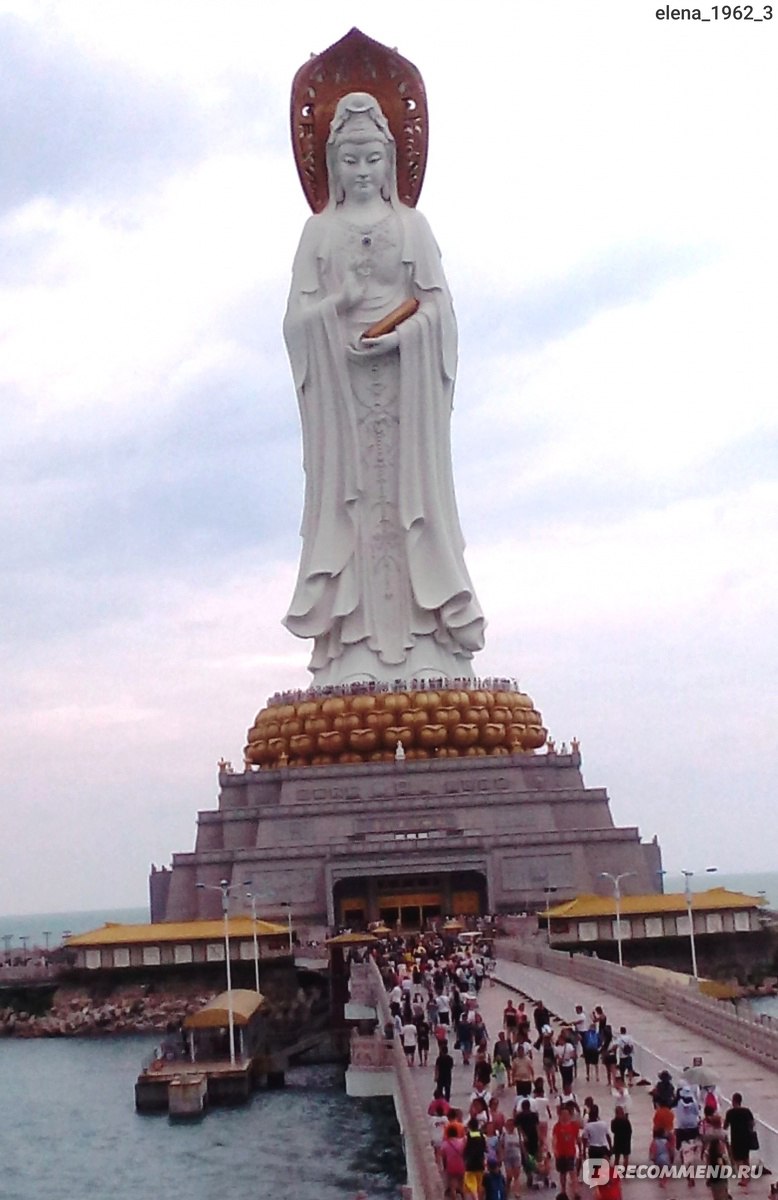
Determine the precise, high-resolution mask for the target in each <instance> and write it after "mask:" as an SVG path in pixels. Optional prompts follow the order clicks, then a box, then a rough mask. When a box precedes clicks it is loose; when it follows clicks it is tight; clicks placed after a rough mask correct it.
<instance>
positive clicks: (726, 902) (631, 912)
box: [541, 887, 767, 921]
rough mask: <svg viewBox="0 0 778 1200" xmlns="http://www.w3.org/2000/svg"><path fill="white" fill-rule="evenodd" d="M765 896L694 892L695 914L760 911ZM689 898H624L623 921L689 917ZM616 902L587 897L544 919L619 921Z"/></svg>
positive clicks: (551, 910) (718, 889)
mask: <svg viewBox="0 0 778 1200" xmlns="http://www.w3.org/2000/svg"><path fill="white" fill-rule="evenodd" d="M766 903H767V901H766V900H765V898H764V896H748V895H746V894H745V893H744V892H731V891H729V889H728V888H724V887H715V888H708V890H707V891H705V892H692V910H693V911H694V912H714V911H717V910H718V911H721V910H723V909H735V908H737V909H743V908H756V907H758V906H760V905H763V904H766ZM685 912H686V894H685V893H684V892H653V893H650V894H649V895H643V896H622V897H621V915H622V916H623V917H628V916H638V915H641V916H642V915H646V916H652V915H655V914H656V915H659V914H661V913H685ZM615 915H616V901H615V898H614V897H613V896H612V895H610V896H597V895H592V894H584V895H581V896H576V897H575V898H574V899H573V900H566V901H565V902H564V903H562V904H556V905H554V906H553V907H552V908H549V909H548V910H545V909H544V910H543V912H542V913H541V916H544V917H545V916H547V917H549V918H550V919H551V920H554V919H556V920H566V921H570V920H586V919H587V918H593V917H615Z"/></svg>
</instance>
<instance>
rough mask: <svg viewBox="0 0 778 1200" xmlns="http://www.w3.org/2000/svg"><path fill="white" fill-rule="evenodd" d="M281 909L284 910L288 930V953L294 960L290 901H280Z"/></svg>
mask: <svg viewBox="0 0 778 1200" xmlns="http://www.w3.org/2000/svg"><path fill="white" fill-rule="evenodd" d="M281 907H282V908H285V909H286V922H287V927H288V929H289V953H290V954H291V956H292V958H294V942H293V940H292V901H291V900H282V901H281Z"/></svg>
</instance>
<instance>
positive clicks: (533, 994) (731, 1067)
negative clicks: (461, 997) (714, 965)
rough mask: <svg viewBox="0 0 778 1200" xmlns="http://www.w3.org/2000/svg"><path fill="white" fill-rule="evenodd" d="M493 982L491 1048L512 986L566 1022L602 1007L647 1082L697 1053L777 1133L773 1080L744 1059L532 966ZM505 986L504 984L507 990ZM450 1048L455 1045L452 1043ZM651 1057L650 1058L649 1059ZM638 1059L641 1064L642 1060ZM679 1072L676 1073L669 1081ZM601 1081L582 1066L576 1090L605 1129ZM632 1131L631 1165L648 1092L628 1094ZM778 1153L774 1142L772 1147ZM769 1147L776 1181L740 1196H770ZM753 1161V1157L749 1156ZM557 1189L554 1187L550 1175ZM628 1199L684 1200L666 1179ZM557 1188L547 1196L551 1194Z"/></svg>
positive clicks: (459, 1091) (485, 1001) (488, 990)
mask: <svg viewBox="0 0 778 1200" xmlns="http://www.w3.org/2000/svg"><path fill="white" fill-rule="evenodd" d="M497 979H498V982H497V983H495V984H494V985H490V984H489V983H486V984H485V985H484V987H483V988H482V989H481V992H480V995H479V1006H480V1010H481V1013H482V1015H483V1017H484V1021H485V1022H486V1027H487V1029H488V1031H489V1045H490V1050H491V1047H492V1045H493V1044H494V1041H495V1040H496V1036H497V1034H498V1033H499V1031H500V1029H501V1028H502V1013H503V1009H504V1007H505V1004H506V1002H507V1000H508V998H509V997H510V996H512V997H513V998H514V1000H515V999H516V992H515V991H514V990H513V989H514V988H517V989H519V990H520V991H521V992H522V993H523V995H524V996H526V997H528V998H531V999H533V1000H535V999H541V1000H543V1001H544V1002H545V1003H546V1004H547V1006H548V1007H549V1009H550V1010H551V1011H552V1012H554V1013H555V1014H556V1015H558V1016H561V1017H564V1018H568V1019H569V1018H570V1017H571V1016H572V1013H573V1011H574V1007H575V1005H576V1004H583V1006H584V1010H585V1011H586V1013H587V1014H588V1013H590V1012H591V1010H592V1009H593V1008H594V1006H595V1005H596V1004H602V1005H603V1007H604V1008H605V1011H606V1012H607V1014H608V1018H609V1020H610V1022H611V1024H612V1025H613V1026H614V1029H615V1030H618V1027H619V1026H620V1025H626V1026H627V1029H628V1030H629V1032H630V1034H631V1036H632V1037H633V1039H634V1041H635V1046H636V1048H638V1047H641V1048H642V1050H641V1051H638V1054H637V1056H636V1060H637V1061H636V1066H638V1067H642V1069H643V1070H644V1071H645V1073H646V1075H647V1076H648V1077H649V1078H650V1082H651V1084H653V1083H654V1082H656V1076H657V1073H658V1071H659V1070H661V1069H662V1068H663V1067H664V1065H665V1062H667V1063H669V1064H670V1069H672V1066H676V1067H682V1066H684V1065H687V1064H688V1063H689V1062H691V1059H692V1058H693V1057H694V1056H695V1055H702V1057H703V1060H704V1062H705V1064H706V1065H708V1066H710V1067H712V1068H713V1069H714V1070H715V1071H716V1072H717V1074H718V1075H719V1077H720V1080H721V1083H720V1087H719V1091H720V1092H721V1093H722V1094H723V1095H725V1096H727V1097H728V1096H730V1095H731V1094H732V1092H733V1091H741V1092H742V1093H743V1102H744V1104H746V1105H748V1106H749V1107H750V1108H751V1109H753V1111H754V1112H755V1114H756V1115H757V1117H759V1118H761V1120H763V1121H765V1122H767V1123H768V1124H769V1125H773V1126H775V1127H777V1128H778V1074H776V1073H774V1072H772V1071H770V1070H769V1069H768V1068H766V1067H761V1066H759V1065H758V1064H757V1063H754V1062H752V1061H751V1060H750V1059H747V1058H745V1057H743V1058H740V1057H739V1056H738V1055H737V1054H735V1053H734V1052H732V1051H728V1050H724V1049H722V1048H721V1047H719V1046H718V1045H717V1044H715V1043H713V1042H709V1041H707V1040H706V1039H704V1038H700V1037H697V1036H696V1035H695V1034H694V1033H693V1032H692V1031H691V1030H685V1029H683V1028H682V1027H681V1026H679V1025H674V1024H673V1023H672V1022H671V1021H669V1020H667V1019H666V1018H664V1017H662V1016H661V1014H659V1013H654V1012H650V1011H648V1010H646V1009H642V1008H639V1007H638V1006H637V1005H635V1004H631V1003H629V1002H628V1001H625V1000H620V999H618V998H614V997H609V996H604V995H602V994H601V993H598V992H597V991H596V990H595V989H594V988H592V987H588V986H585V985H582V984H578V983H576V982H575V981H574V980H567V979H564V978H563V977H561V976H556V975H551V974H548V973H546V972H543V971H539V970H537V969H535V968H532V967H526V966H523V965H522V964H520V963H513V962H507V961H504V960H501V961H500V962H499V963H498V968H497ZM506 985H509V986H506ZM450 1045H451V1047H453V1039H452V1041H451V1042H450ZM435 1052H436V1051H435V1043H434V1039H433V1045H432V1048H431V1052H430V1062H429V1065H428V1066H427V1067H419V1066H416V1067H414V1068H413V1070H412V1076H413V1078H414V1082H415V1083H416V1086H417V1089H418V1092H419V1097H420V1100H421V1102H422V1106H423V1110H424V1111H425V1112H426V1110H427V1106H428V1105H429V1102H430V1100H431V1099H432V1095H433V1091H434V1079H433V1063H434V1057H435ZM452 1054H453V1056H454V1063H455V1066H454V1076H453V1086H452V1092H451V1103H452V1104H453V1105H455V1106H457V1107H460V1108H462V1109H464V1110H465V1111H466V1110H467V1108H468V1106H469V1103H470V1093H471V1090H472V1083H473V1075H472V1066H470V1067H463V1066H462V1059H461V1055H460V1053H459V1051H458V1050H453V1049H452ZM654 1056H655V1057H654ZM641 1057H642V1060H643V1061H642V1063H641V1061H640V1059H641ZM677 1074H678V1072H677V1071H674V1072H673V1075H674V1078H676V1077H677ZM600 1078H601V1082H600V1083H599V1084H597V1083H594V1082H592V1083H591V1084H587V1083H586V1082H585V1074H584V1066H583V1063H582V1064H581V1066H580V1075H579V1078H578V1079H577V1080H576V1082H575V1084H574V1091H575V1092H576V1094H577V1095H578V1098H579V1101H582V1100H583V1098H584V1097H585V1096H589V1095H591V1096H593V1097H594V1099H595V1101H596V1102H597V1103H598V1104H599V1106H600V1111H601V1114H602V1116H603V1119H604V1120H607V1123H608V1124H610V1121H611V1118H612V1117H613V1115H614V1114H613V1107H614V1101H613V1098H612V1096H611V1094H610V1090H609V1089H608V1088H607V1087H606V1086H605V1083H604V1080H605V1072H604V1070H603V1069H602V1068H600ZM514 1100H515V1095H514V1091H513V1089H512V1088H507V1089H506V1091H505V1092H504V1094H503V1096H502V1097H501V1102H500V1107H501V1111H502V1112H504V1113H505V1114H506V1115H508V1114H509V1113H510V1112H511V1111H512V1106H513V1102H514ZM631 1101H632V1112H631V1121H632V1127H633V1136H632V1151H633V1152H632V1162H635V1163H646V1162H648V1146H649V1142H650V1140H651V1123H652V1113H653V1106H652V1103H651V1099H650V1097H649V1096H648V1087H640V1086H635V1087H633V1089H632V1092H631ZM774 1146H775V1149H776V1150H777V1151H778V1138H776V1140H775V1142H774ZM772 1148H773V1147H772V1146H770V1147H768V1146H767V1145H765V1139H764V1137H763V1138H762V1150H763V1152H764V1157H765V1160H766V1161H767V1162H768V1163H770V1164H771V1165H773V1167H774V1168H775V1169H776V1175H775V1176H772V1177H770V1176H765V1177H763V1178H762V1179H761V1180H753V1181H752V1182H751V1183H750V1184H749V1187H748V1190H747V1192H746V1195H747V1196H752V1197H760V1198H764V1200H767V1197H768V1196H769V1191H770V1182H771V1178H778V1162H775V1163H773V1162H772V1157H771V1153H770V1151H771V1150H772ZM755 1157H757V1156H755ZM554 1182H555V1184H556V1183H557V1182H558V1181H557V1179H556V1176H554ZM624 1188H625V1193H627V1194H628V1198H629V1200H660V1198H662V1200H683V1197H684V1196H687V1197H688V1191H689V1185H688V1182H687V1181H683V1182H674V1181H668V1182H667V1184H666V1187H665V1188H660V1186H659V1184H658V1183H657V1182H656V1181H651V1180H640V1181H637V1180H633V1181H628V1182H626V1183H625V1185H624ZM703 1188H704V1185H703V1184H702V1183H701V1182H698V1183H697V1185H696V1189H697V1192H698V1193H699V1200H707V1198H708V1196H709V1192H708V1190H707V1189H705V1190H702V1191H701V1192H700V1189H703ZM556 1190H558V1189H555V1190H553V1191H551V1192H549V1193H548V1194H549V1195H551V1196H555V1195H556ZM522 1191H523V1192H525V1191H526V1182H525V1181H524V1180H522ZM732 1192H733V1194H740V1193H741V1189H739V1188H737V1187H736V1185H735V1184H734V1183H733V1185H732ZM581 1196H582V1197H583V1200H589V1197H590V1196H591V1193H590V1192H589V1189H588V1188H587V1187H585V1186H584V1185H581Z"/></svg>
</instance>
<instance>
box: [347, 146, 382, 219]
mask: <svg viewBox="0 0 778 1200" xmlns="http://www.w3.org/2000/svg"><path fill="white" fill-rule="evenodd" d="M337 170H338V179H339V181H340V185H341V187H342V188H343V192H344V195H345V197H346V199H347V200H355V201H357V202H358V203H360V204H363V203H364V202H365V201H367V200H373V199H374V198H375V197H376V196H380V195H381V188H382V187H383V185H384V183H385V182H386V177H387V173H388V170H389V156H388V154H387V149H386V143H385V142H382V141H381V140H380V139H378V138H376V139H375V140H374V141H371V142H342V143H341V145H340V146H339V147H338V153H337Z"/></svg>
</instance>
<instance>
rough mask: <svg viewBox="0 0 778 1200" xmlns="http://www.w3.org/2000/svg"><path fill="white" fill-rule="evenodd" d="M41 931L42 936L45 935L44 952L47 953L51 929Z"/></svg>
mask: <svg viewBox="0 0 778 1200" xmlns="http://www.w3.org/2000/svg"><path fill="white" fill-rule="evenodd" d="M41 933H42V934H43V936H44V937H45V939H46V953H47V954H48V952H49V939H50V938H51V930H50V929H42V930H41Z"/></svg>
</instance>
